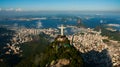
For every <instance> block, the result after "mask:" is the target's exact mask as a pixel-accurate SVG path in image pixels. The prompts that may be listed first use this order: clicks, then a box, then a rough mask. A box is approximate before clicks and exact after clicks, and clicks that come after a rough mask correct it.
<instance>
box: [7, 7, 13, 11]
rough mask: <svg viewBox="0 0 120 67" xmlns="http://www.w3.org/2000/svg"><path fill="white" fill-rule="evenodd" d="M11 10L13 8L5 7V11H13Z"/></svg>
mask: <svg viewBox="0 0 120 67" xmlns="http://www.w3.org/2000/svg"><path fill="white" fill-rule="evenodd" d="M13 10H14V9H13V8H8V9H6V11H13Z"/></svg>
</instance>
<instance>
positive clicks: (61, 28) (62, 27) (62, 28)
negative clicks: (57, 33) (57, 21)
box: [58, 25, 66, 36]
mask: <svg viewBox="0 0 120 67" xmlns="http://www.w3.org/2000/svg"><path fill="white" fill-rule="evenodd" d="M58 28H59V29H60V30H61V35H62V36H63V35H64V29H65V28H66V27H64V26H63V25H61V27H58Z"/></svg>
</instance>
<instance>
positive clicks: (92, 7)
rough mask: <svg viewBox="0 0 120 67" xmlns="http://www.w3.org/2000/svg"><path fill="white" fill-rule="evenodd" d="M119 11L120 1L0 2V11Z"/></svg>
mask: <svg viewBox="0 0 120 67" xmlns="http://www.w3.org/2000/svg"><path fill="white" fill-rule="evenodd" d="M2 10H6V11H13V10H15V11H120V0H0V11H2Z"/></svg>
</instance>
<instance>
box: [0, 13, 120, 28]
mask: <svg viewBox="0 0 120 67" xmlns="http://www.w3.org/2000/svg"><path fill="white" fill-rule="evenodd" d="M23 17H24V18H28V16H27V17H26V16H22V17H15V19H19V18H23ZM34 17H35V16H34ZM37 17H41V16H37ZM44 17H46V18H47V19H45V20H29V21H27V20H13V18H3V19H0V26H2V25H8V26H18V27H19V26H22V27H26V28H37V26H38V23H39V24H40V28H57V27H58V26H60V25H61V24H63V25H72V26H75V25H77V24H78V23H77V20H78V19H81V22H82V23H83V24H84V25H85V26H86V27H89V28H95V27H96V26H99V25H107V24H118V25H120V16H101V15H100V16H99V15H82V16H55V17H56V18H57V19H53V18H51V17H52V16H49V17H47V16H44ZM86 17H87V18H86ZM63 20H64V21H63ZM113 28H115V29H118V30H120V26H117V27H113Z"/></svg>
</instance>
